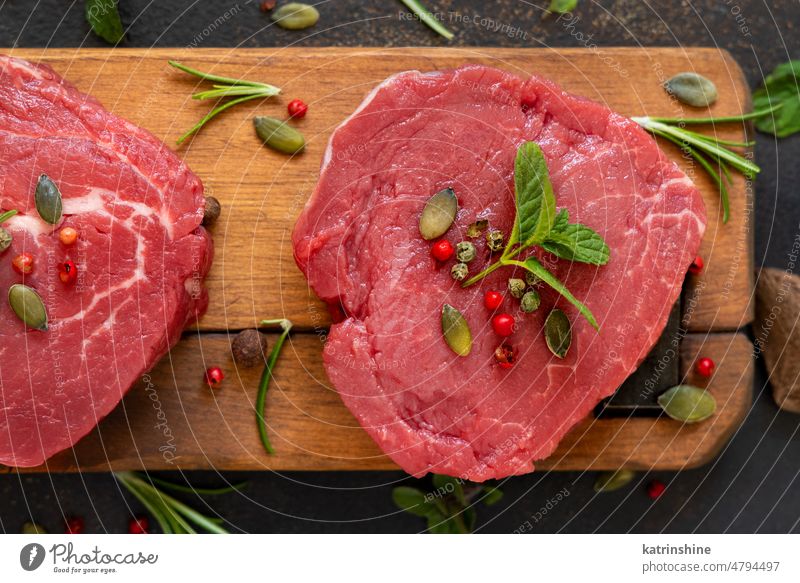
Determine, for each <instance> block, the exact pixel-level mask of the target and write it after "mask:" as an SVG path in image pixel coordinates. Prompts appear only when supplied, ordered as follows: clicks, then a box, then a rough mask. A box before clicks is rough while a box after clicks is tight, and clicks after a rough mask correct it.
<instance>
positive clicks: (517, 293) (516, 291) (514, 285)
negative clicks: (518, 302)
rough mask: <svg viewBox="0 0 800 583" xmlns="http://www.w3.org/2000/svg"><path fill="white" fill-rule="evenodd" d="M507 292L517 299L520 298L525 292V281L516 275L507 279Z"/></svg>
mask: <svg viewBox="0 0 800 583" xmlns="http://www.w3.org/2000/svg"><path fill="white" fill-rule="evenodd" d="M508 292H509V293H510V294H511V295H512V296H514V297H515V298H517V299H520V298H521V297H522V295H523V294H524V293H525V282H524V281H523V280H521V279H517V278H516V277H512V278H511V279H509V280H508Z"/></svg>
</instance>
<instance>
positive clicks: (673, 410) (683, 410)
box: [658, 385, 717, 423]
mask: <svg viewBox="0 0 800 583" xmlns="http://www.w3.org/2000/svg"><path fill="white" fill-rule="evenodd" d="M658 404H659V405H660V406H661V408H662V409H663V410H664V413H666V414H667V415H668V416H670V417H672V418H673V419H675V420H676V421H683V422H684V423H697V422H698V421H703V420H705V419H708V418H709V417H711V416H712V415H713V414H714V412H715V411H716V410H717V402H716V400H715V399H714V395H712V394H711V393H709V392H708V391H705V390H703V389H699V388H697V387H693V386H691V385H678V386H676V387H672V388H671V389H669V390H667V391H666V392H664V393H662V394H661V395H659V397H658Z"/></svg>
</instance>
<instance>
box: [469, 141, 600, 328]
mask: <svg viewBox="0 0 800 583" xmlns="http://www.w3.org/2000/svg"><path fill="white" fill-rule="evenodd" d="M514 190H515V200H516V209H517V213H516V217H515V218H514V227H513V230H512V232H511V236H510V237H509V240H508V244H507V245H506V248H505V250H504V251H503V253H502V255H501V256H500V259H498V260H497V261H496V262H495V263H493V264H492V265H490V266H489V267H487V268H486V269H484V270H483V271H482V272H481V273H479V274H477V275H476V276H474V277H472V278H470V279H468V280H467V281H465V282H464V283H463V284H462V287H469V286H471V285H473V284H475V283H477V282H478V281H480V280H482V279H483V278H485V277H486V276H487V275H489V274H490V273H492V272H494V271H495V270H497V269H499V268H501V267H509V266H514V267H519V268H522V269H525V270H526V271H529V272H531V273H533V274H534V275H536V276H537V277H538V278H539V279H541V280H542V281H543V282H544V283H546V284H547V285H549V286H550V287H551V288H553V289H554V290H555V291H557V292H558V293H559V294H561V295H562V296H563V297H564V298H565V299H566V300H567V301H568V302H570V303H571V304H572V305H574V306H575V307H576V308H577V309H578V311H579V312H580V313H581V315H583V317H585V318H586V320H588V322H589V323H590V324H591V325H592V326H593V327H594V328H595V329H599V325H598V324H597V320H596V319H595V317H594V315H593V314H592V312H591V310H589V308H588V307H586V305H585V304H583V303H582V302H581V301H580V300H578V299H577V298H576V297H575V296H574V295H572V293H570V291H569V290H568V289H567V287H566V286H565V285H564V284H563V283H562V282H561V281H559V280H558V279H557V278H556V277H555V276H554V275H553V274H552V273H550V271H548V269H547V268H546V267H545V266H544V265H542V263H541V262H540V261H538V260H537V259H536V258H535V257H528V258H527V259H526V260H525V261H519V260H517V259H515V258H516V257H517V256H518V255H519V254H520V253H522V252H523V251H525V250H527V249H530V248H531V247H536V246H538V247H541V248H543V249H545V250H546V251H549V252H551V253H553V254H554V255H556V256H558V257H561V258H562V259H567V260H569V261H576V262H580V263H589V264H591V265H605V264H606V263H608V260H609V257H610V254H611V253H610V250H609V248H608V245H606V243H605V241H604V240H603V238H602V237H601V236H600V235H599V234H598V233H597V232H595V231H594V230H592V229H590V228H589V227H587V226H585V225H581V224H579V223H570V222H569V213H568V212H567V211H566V210H561V211H560V212H558V213H557V212H556V198H555V194H554V192H553V185H552V183H551V182H550V173H549V171H548V169H547V162H546V160H545V158H544V154H543V153H542V150H541V148H540V147H539V146H538V144H536V143H535V142H525V143H524V144H522V145H521V146H520V147H519V149H518V150H517V157H516V159H515V161H514Z"/></svg>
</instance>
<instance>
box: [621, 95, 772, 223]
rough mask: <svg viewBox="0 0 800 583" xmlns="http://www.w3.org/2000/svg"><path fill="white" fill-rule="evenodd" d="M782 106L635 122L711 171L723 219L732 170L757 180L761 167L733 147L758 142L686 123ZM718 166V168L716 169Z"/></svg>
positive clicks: (732, 119) (730, 119)
mask: <svg viewBox="0 0 800 583" xmlns="http://www.w3.org/2000/svg"><path fill="white" fill-rule="evenodd" d="M780 107H781V105H776V106H773V107H768V108H764V109H760V110H757V111H752V112H750V113H745V114H741V115H728V116H720V117H698V118H685V119H684V118H673V117H646V116H645V117H634V118H631V119H632V120H633V121H635V122H636V123H638V124H639V125H640V126H642V128H644V129H645V130H647V131H648V132H650V133H651V134H653V135H655V136H659V137H661V138H664V139H665V140H668V141H670V142H672V143H673V144H675V145H676V146H678V147H679V148H681V149H682V150H683V151H684V152H685V153H686V154H687V155H689V156H691V157H692V158H694V159H695V160H696V161H697V162H698V163H699V164H700V166H702V167H703V170H705V171H706V173H708V175H709V176H710V177H711V179H712V180H713V181H714V183H715V184H716V185H717V188H718V190H719V193H720V201H721V203H722V222H723V223H727V222H728V219H729V218H730V196H729V193H728V186H729V185H730V183H731V174H732V173H731V170H737V171H738V172H740V173H741V174H743V175H744V176H745V177H746V178H749V179H751V180H752V179H753V178H755V177H756V175H757V174H758V173H759V172H760V171H761V169H760V168H759V167H758V165H756V164H755V163H754V162H753V161H752V160H748V159H747V158H745V157H744V156H742V155H741V154H739V153H737V152H735V151H733V150H731V149H730V148H749V147H752V146H753V145H754V144H755V142H752V141H747V142H737V141H734V140H724V139H721V138H716V137H713V136H707V135H705V134H701V133H699V132H694V131H691V130H687V129H686V128H685V127H684V126H686V125H700V124H723V123H741V122H744V121H747V120H751V119H758V118H761V117H764V116H766V115H770V114H771V113H773V112H775V111H776V110H777V109H779V108H780ZM715 167H716V168H715Z"/></svg>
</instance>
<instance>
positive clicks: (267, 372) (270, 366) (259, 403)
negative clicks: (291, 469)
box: [256, 318, 292, 454]
mask: <svg viewBox="0 0 800 583" xmlns="http://www.w3.org/2000/svg"><path fill="white" fill-rule="evenodd" d="M271 324H280V327H281V330H282V332H281V335H280V336H278V339H277V340H276V341H275V345H274V346H273V347H272V352H270V354H269V359H268V360H267V364H266V366H264V372H262V373H261V380H260V381H259V383H258V395H257V396H256V424H257V426H258V436H259V438H260V439H261V444H262V445H263V446H264V449H265V450H266V452H267V453H270V454H271V453H274V451H275V450H274V449H272V444H271V443H270V442H269V435H268V434H267V421H266V418H265V417H264V409H265V407H266V404H267V391H268V389H269V381H270V379H271V378H272V371H273V370H274V369H275V363H276V362H277V361H278V356H280V354H281V348H283V343H284V342H286V338H287V337H288V336H289V332H290V331H291V329H292V322H291V320H287V319H285V318H283V319H280V320H262V321H261V325H262V326H269V325H271Z"/></svg>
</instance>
